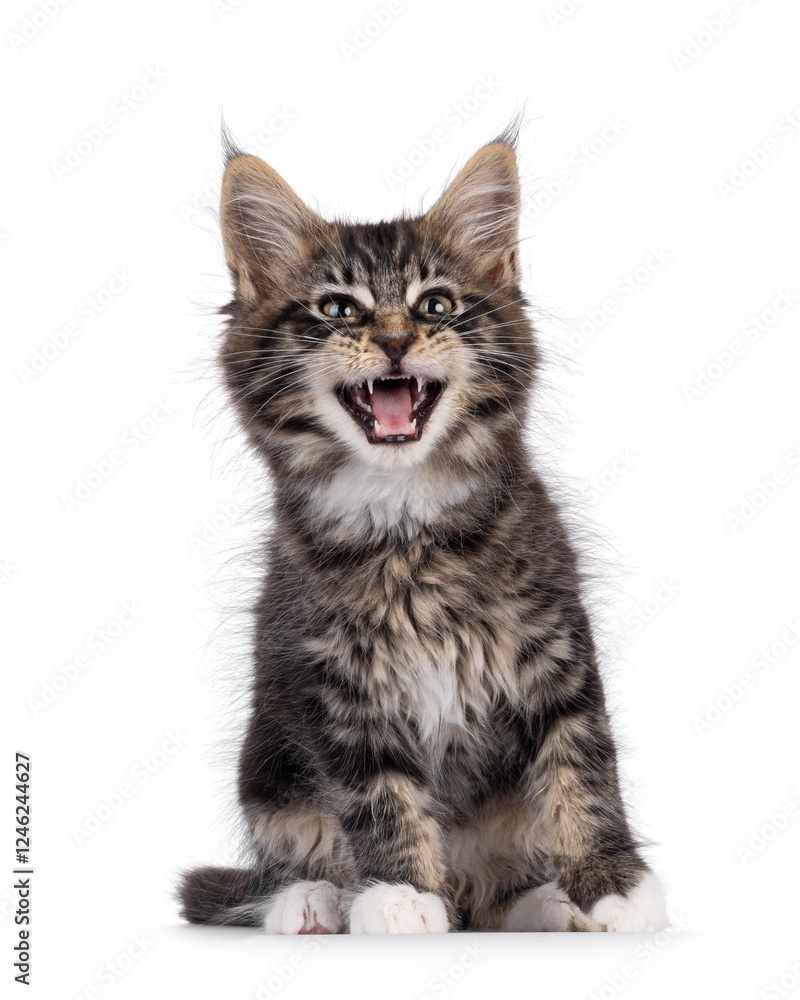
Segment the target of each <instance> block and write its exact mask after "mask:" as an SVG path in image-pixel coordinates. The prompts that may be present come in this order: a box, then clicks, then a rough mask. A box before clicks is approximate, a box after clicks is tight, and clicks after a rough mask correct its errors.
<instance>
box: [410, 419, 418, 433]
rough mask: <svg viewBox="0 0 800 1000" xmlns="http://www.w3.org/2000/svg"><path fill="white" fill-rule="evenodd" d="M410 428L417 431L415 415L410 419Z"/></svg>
mask: <svg viewBox="0 0 800 1000" xmlns="http://www.w3.org/2000/svg"><path fill="white" fill-rule="evenodd" d="M411 430H412V431H413V432H414V433H415V434H416V432H417V418H416V417H414V419H413V420H412V421H411Z"/></svg>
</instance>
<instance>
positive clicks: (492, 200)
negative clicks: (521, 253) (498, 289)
mask: <svg viewBox="0 0 800 1000" xmlns="http://www.w3.org/2000/svg"><path fill="white" fill-rule="evenodd" d="M519 204H520V198H519V175H518V173H517V162H516V159H515V157H514V151H513V148H512V146H511V144H510V143H508V142H506V141H505V138H504V137H501V139H500V140H498V141H496V142H491V143H489V145H487V146H484V147H483V148H482V149H479V150H478V152H477V153H476V154H475V155H474V156H473V157H472V159H471V160H470V161H469V162H468V163H467V164H466V165H465V166H464V167H463V168H462V169H461V171H460V172H459V174H458V176H457V177H456V179H455V180H454V181H453V182H452V184H451V185H450V186H449V187H448V188H447V190H446V191H445V192H444V194H443V195H442V196H441V198H439V200H438V201H437V202H436V204H435V205H434V206H433V208H431V209H430V211H429V212H428V213H427V215H426V216H425V218H426V219H427V220H429V221H430V223H431V224H432V225H433V226H434V227H435V228H436V229H438V230H439V231H440V232H443V233H445V234H446V235H448V236H449V237H450V238H451V239H452V240H453V242H454V243H456V245H457V246H458V247H459V248H460V249H461V250H462V251H463V252H465V253H466V254H467V255H468V256H470V257H471V258H472V260H473V261H474V264H475V267H476V268H477V270H478V271H479V272H480V273H481V274H483V275H484V276H485V277H486V278H487V279H488V280H489V281H491V282H492V283H498V284H514V283H515V282H516V279H517V253H516V249H517V240H518V238H519Z"/></svg>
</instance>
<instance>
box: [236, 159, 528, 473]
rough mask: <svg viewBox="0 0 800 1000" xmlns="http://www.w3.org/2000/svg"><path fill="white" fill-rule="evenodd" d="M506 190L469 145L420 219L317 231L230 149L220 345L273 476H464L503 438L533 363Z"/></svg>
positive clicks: (504, 167) (269, 178)
mask: <svg viewBox="0 0 800 1000" xmlns="http://www.w3.org/2000/svg"><path fill="white" fill-rule="evenodd" d="M518 228H519V182H518V176H517V168H516V162H515V157H514V152H513V149H512V147H511V145H510V144H509V143H507V142H505V141H497V142H493V143H490V144H489V145H487V146H484V147H483V148H482V149H480V150H479V151H478V152H477V153H476V154H475V155H474V156H473V157H472V159H471V160H470V161H469V162H468V163H467V164H466V166H465V167H464V168H463V169H462V170H461V172H460V173H459V174H458V175H457V177H456V178H455V180H454V181H453V182H452V183H451V184H450V186H449V187H448V188H447V190H446V191H445V192H444V194H443V195H442V196H441V197H440V198H439V200H438V201H437V202H436V203H435V204H434V205H433V207H432V208H431V209H430V210H429V211H428V212H426V213H425V214H424V215H421V216H418V217H403V218H399V219H396V220H394V221H391V222H380V223H369V224H360V223H348V222H338V221H335V222H328V221H325V220H324V219H322V218H321V217H320V216H319V215H317V214H316V213H315V212H313V211H312V210H311V209H310V208H308V207H307V206H306V205H305V204H304V203H303V202H302V201H301V200H300V199H299V198H298V196H297V195H296V194H295V193H294V191H292V189H291V188H290V187H289V186H288V185H287V184H286V182H285V181H284V180H283V179H282V178H281V177H280V176H279V175H278V174H277V173H276V172H275V171H274V170H273V169H272V168H271V167H269V166H268V165H267V164H266V163H264V162H263V161H262V160H259V159H258V158H256V157H253V156H248V155H244V154H241V153H239V152H238V151H234V152H233V153H232V155H231V156H230V158H229V161H228V165H227V170H226V173H225V179H224V182H223V191H222V232H223V239H224V246H225V253H226V258H227V261H228V264H229V266H230V268H231V271H232V273H233V276H234V280H235V286H236V292H235V298H234V300H233V302H232V303H231V305H230V306H229V307H228V311H229V313H230V316H231V319H230V324H229V329H228V333H227V336H226V339H225V342H224V346H223V349H222V362H223V366H224V371H225V376H226V381H227V384H228V387H229V389H230V391H231V394H232V397H233V399H234V401H235V403H236V406H237V408H238V412H239V415H240V417H241V419H242V422H243V424H244V425H245V427H246V429H247V431H248V433H249V435H250V437H251V439H252V440H253V441H254V442H255V443H256V445H257V446H258V447H259V449H260V450H261V451H262V452H263V453H265V454H266V456H267V457H268V458H269V460H270V461H271V462H272V463H273V465H274V466H275V467H276V468H277V469H280V470H283V471H285V472H287V473H291V472H293V471H294V472H296V473H298V474H303V473H305V474H308V475H311V476H314V475H319V474H321V473H322V472H325V471H330V470H331V469H335V468H341V467H342V466H343V465H344V464H347V463H349V464H351V465H352V464H353V463H356V464H361V465H363V466H365V467H366V468H369V467H372V468H375V469H402V468H411V467H415V466H419V465H421V464H423V463H430V462H445V463H447V462H451V463H455V462H457V463H459V464H462V465H467V466H470V467H475V468H478V467H480V466H481V465H486V464H487V463H489V462H490V460H491V459H493V458H495V457H496V456H497V454H498V451H502V450H503V449H506V448H508V447H510V446H513V443H514V442H516V441H517V440H518V434H519V427H520V424H521V422H522V421H523V420H524V416H525V410H526V403H527V396H528V390H529V388H530V384H531V382H532V378H533V373H534V369H535V365H536V353H535V347H534V343H533V335H532V331H531V328H530V326H529V324H528V322H527V319H526V316H525V313H524V301H523V299H522V296H521V293H520V290H519V287H518V265H517V240H518Z"/></svg>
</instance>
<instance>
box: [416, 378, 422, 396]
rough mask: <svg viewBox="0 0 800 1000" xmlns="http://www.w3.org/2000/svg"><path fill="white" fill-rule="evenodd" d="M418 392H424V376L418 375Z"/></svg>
mask: <svg viewBox="0 0 800 1000" xmlns="http://www.w3.org/2000/svg"><path fill="white" fill-rule="evenodd" d="M417 392H419V393H420V394H422V376H421V375H417Z"/></svg>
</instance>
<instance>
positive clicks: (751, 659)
mask: <svg viewBox="0 0 800 1000" xmlns="http://www.w3.org/2000/svg"><path fill="white" fill-rule="evenodd" d="M48 3H49V7H48ZM559 6H560V8H561V11H562V12H563V13H562V14H561V15H560V18H559V16H554V15H553V12H556V15H558V10H559ZM45 9H47V10H48V11H51V13H49V14H48V13H44V12H43V11H44V10H45ZM52 11H55V13H52ZM380 11H384V12H385V14H381V15H380V20H382V21H383V22H385V23H384V24H383V25H379V24H378V23H377V21H376V20H375V16H376V15H375V12H380ZM725 11H727V13H724V12H725ZM2 21H3V25H2V35H3V38H2V41H1V42H0V44H2V47H3V69H2V92H3V95H4V101H3V106H4V110H3V122H2V135H3V139H4V156H3V160H2V170H3V187H2V190H3V195H4V197H3V205H2V211H1V213H0V232H1V233H2V242H1V243H0V262H1V263H2V268H3V275H4V286H3V287H4V290H5V291H4V314H5V316H6V321H5V324H4V325H5V331H4V337H3V348H4V352H5V364H4V365H3V370H2V380H3V381H2V388H1V390H0V400H2V406H3V421H2V426H3V441H4V447H5V451H6V457H5V459H4V461H3V470H4V484H3V504H4V514H3V521H2V528H3V532H2V541H1V542H0V558H2V559H3V560H4V561H3V564H2V565H3V569H2V574H1V575H2V577H3V583H2V594H0V607H2V613H3V623H4V625H3V629H4V632H3V634H4V637H5V639H6V642H5V652H4V655H3V673H4V677H5V679H6V681H7V684H8V689H7V693H6V695H5V697H4V699H3V704H2V711H3V719H2V733H3V743H4V747H5V749H4V752H3V755H2V758H0V760H2V761H3V762H4V764H5V774H6V777H5V778H4V779H3V781H2V783H0V788H2V790H3V794H4V795H5V797H6V805H5V806H4V807H3V808H2V810H0V818H1V820H0V822H1V823H2V824H5V826H4V828H3V827H0V845H2V847H1V848H0V869H1V870H2V871H3V873H4V874H3V878H2V889H0V914H1V916H0V920H2V930H1V931H0V934H2V950H1V951H0V955H2V958H0V982H2V989H3V991H4V995H9V996H10V995H12V991H13V995H16V994H17V993H19V994H20V995H23V993H24V995H30V996H35V997H42V998H45V997H46V998H48V1000H55V998H78V997H87V998H88V997H95V998H96V997H102V998H103V1000H105V998H106V997H112V996H113V997H114V998H115V1000H117V998H119V1000H122V998H126V997H137V998H138V997H154V998H162V997H163V998H168V997H173V996H179V997H183V996H191V997H193V998H206V997H207V998H213V1000H244V998H253V997H262V998H263V997H267V996H271V995H280V996H282V997H286V998H291V997H312V996H321V995H324V996H329V995H333V996H342V997H345V996H355V997H361V996H363V997H373V996H376V997H388V998H394V997H398V998H399V997H403V998H418V997H435V996H444V995H448V996H452V997H453V998H457V997H483V996H487V995H489V996H501V995H513V996H517V995H519V996H526V997H527V996H548V997H552V996H558V997H564V998H567V1000H572V998H576V1000H579V998H587V1000H588V998H590V997H592V996H597V997H601V998H603V1000H610V998H611V997H614V996H623V995H624V996H625V997H633V998H639V997H641V998H644V997H647V998H654V997H672V996H675V995H681V996H684V995H688V996H696V997H705V996H725V997H729V998H749V997H752V998H757V997H763V998H764V1000H768V998H770V997H773V996H781V995H792V996H800V978H799V975H800V965H796V964H795V963H797V961H798V958H799V957H800V946H799V945H798V934H797V931H798V917H797V904H796V900H797V889H798V831H799V830H800V818H798V817H800V762H799V759H798V752H797V750H798V740H797V735H796V733H797V709H796V705H797V696H798V694H799V693H800V685H798V680H797V665H798V656H797V650H798V636H799V635H800V628H798V616H800V601H799V599H798V595H799V594H800V589H799V588H798V558H797V557H798V539H797V527H796V525H797V504H798V498H800V489H799V487H798V480H800V462H798V458H800V450H799V448H798V446H800V426H798V419H797V417H798V401H797V400H798V392H797V377H798V376H797V372H798V362H800V352H799V351H798V346H797V326H798V323H797V319H798V315H800V309H798V299H800V273H798V264H799V263H800V245H798V235H797V234H798V208H800V204H799V199H798V194H797V191H798V187H797V183H798V181H797V179H798V177H799V176H800V75H799V74H798V61H797V39H798V30H800V14H799V13H798V10H797V5H796V3H793V2H792V0H756V2H753V3H751V4H747V3H738V4H737V3H734V2H733V0H729V2H728V3H727V5H726V6H723V4H722V3H720V2H711V0H706V2H704V3H696V2H690V0H670V2H669V3H666V2H663V3H649V4H644V3H641V2H635V0H584V2H583V3H570V2H566V0H565V2H562V3H561V4H560V5H559V2H558V0H546V2H543V0H536V2H531V3H525V4H523V3H521V2H519V3H512V2H509V0H493V2H492V3H490V4H485V3H480V4H478V3H474V4H469V3H466V2H463V3H456V2H454V0H447V2H430V3H422V0H416V2H412V0H400V2H397V0H393V3H392V5H391V8H390V7H389V5H388V4H387V3H386V2H385V0H373V2H372V3H370V2H363V3H361V2H352V0H347V2H339V3H330V4H326V3H323V2H321V0H315V2H311V3H305V4H297V5H295V6H294V7H290V6H289V5H288V4H280V5H279V4H269V3H263V2H262V3H258V2H256V0H249V2H247V0H243V2H241V3H238V4H233V3H227V2H225V0H223V2H219V3H212V2H210V0H209V2H195V3H189V2H187V0H183V2H176V0H173V2H169V3H163V2H162V3H157V2H155V0H138V2H136V3H133V2H131V0H128V2H124V3H123V2H118V3H101V2H100V0H71V2H68V3H64V0H61V4H59V2H58V0H42V3H37V2H35V0H25V2H14V3H7V4H6V5H5V6H4V8H3V14H2ZM362 32H363V33H362ZM148 88H150V89H148ZM523 106H524V108H525V111H526V126H525V129H524V132H523V139H522V144H521V155H520V161H521V168H522V170H523V174H524V179H525V204H526V206H527V207H526V213H525V219H524V224H523V235H524V238H525V239H524V243H523V250H524V253H523V258H524V264H525V283H526V287H527V288H528V290H529V293H530V296H531V300H532V303H533V315H534V318H535V319H536V322H537V325H538V327H539V329H540V331H541V337H542V340H543V342H544V343H545V345H546V346H547V348H548V354H549V356H550V357H551V362H550V364H549V366H548V370H547V376H546V380H545V383H546V392H545V393H544V395H543V397H542V398H543V403H542V408H541V409H542V412H541V415H540V416H538V417H537V419H536V421H535V422H534V424H535V426H533V427H532V433H533V435H534V437H535V438H536V440H537V441H538V442H539V450H540V451H541V453H542V454H543V455H544V456H546V458H547V462H548V464H549V465H551V466H553V467H555V468H556V469H558V470H559V476H560V478H561V480H562V481H563V482H564V483H565V490H566V492H568V493H570V494H571V495H572V496H573V503H572V507H573V510H574V518H575V519H576V520H578V521H579V522H581V523H585V524H587V525H590V527H589V529H588V530H587V532H585V534H588V535H589V536H591V537H592V538H594V539H595V541H593V542H592V543H591V544H590V549H591V554H592V558H593V559H594V561H595V565H596V566H599V567H600V569H601V574H602V575H603V577H604V578H605V580H606V582H605V583H604V584H603V585H602V586H600V587H599V588H598V589H597V591H596V593H595V597H594V606H595V608H596V611H597V613H598V615H599V616H600V618H601V620H602V622H603V627H602V629H601V645H602V648H603V649H604V651H605V668H606V672H607V675H608V687H609V692H610V700H611V703H612V705H613V706H614V708H615V726H616V729H617V732H618V733H619V736H620V739H621V742H622V743H623V745H624V747H625V750H624V753H623V769H624V773H625V787H626V794H627V797H628V799H629V801H630V803H631V808H632V814H633V816H634V817H635V820H636V822H637V825H638V827H639V829H640V830H641V831H642V833H643V834H644V835H645V836H646V837H648V838H650V839H651V840H652V841H653V842H654V846H653V848H652V852H651V856H652V858H653V860H654V863H655V864H656V866H657V867H658V869H659V870H660V871H661V872H662V874H663V876H664V878H665V880H666V882H667V884H668V887H669V906H670V911H671V913H672V915H673V926H672V930H671V932H670V933H669V934H663V935H658V936H655V937H654V936H652V935H644V936H628V935H619V936H611V935H570V936H566V935H548V936H545V935H530V936H517V935H505V936H501V935H496V936H490V935H483V936H474V935H470V936H465V935H461V936H459V935H451V936H450V937H448V938H441V937H435V938H434V937H432V938H430V939H421V938H406V939H399V940H398V939H391V940H377V939H371V940H362V939H351V938H335V939H334V938H331V939H321V940H320V939H315V940H314V941H310V942H309V941H306V940H301V939H288V938H280V939H276V938H272V939H270V938H266V937H263V936H261V935H259V934H258V933H256V932H253V931H248V930H241V929H238V930H237V929H230V930H218V929H208V928H194V927H187V926H184V925H181V924H180V922H179V921H178V919H177V914H176V906H175V904H174V902H173V900H172V898H171V888H170V886H171V880H172V879H173V878H174V876H175V873H176V872H177V871H178V870H180V869H181V868H182V867H184V866H187V865H191V864H192V863H197V862H211V861H214V860H215V859H216V860H220V859H225V858H228V859H230V858H232V857H234V856H235V849H236V843H237V841H236V835H235V820H234V810H233V808H232V805H231V803H232V789H231V783H232V779H233V774H234V762H235V744H236V740H237V738H238V734H239V732H240V730H241V724H242V719H243V705H244V702H243V691H244V687H245V685H244V679H245V677H246V673H247V631H246V624H247V617H246V614H245V613H243V612H245V611H246V607H247V600H248V595H249V594H250V593H251V590H252V585H251V583H250V581H251V580H252V578H253V571H254V567H253V561H252V558H248V553H250V554H251V555H252V553H253V552H254V551H255V548H256V545H257V540H258V538H259V535H260V532H261V531H262V530H263V528H264V526H265V521H264V517H263V514H262V513H261V511H262V509H263V504H264V500H263V490H262V489H261V486H260V482H259V477H258V474H257V471H255V470H253V468H252V466H251V465H250V460H249V459H247V458H246V457H245V455H244V452H243V448H242V445H241V441H240V439H239V438H238V437H237V436H236V435H235V434H232V433H231V425H230V422H229V418H228V416H227V413H226V410H225V406H224V401H223V399H222V397H221V394H220V392H219V391H218V389H216V388H215V376H214V370H213V364H212V360H211V359H212V358H213V354H214V349H215V342H216V338H217V336H218V333H219V328H220V323H219V319H218V318H217V317H216V316H215V315H214V309H215V308H216V307H218V306H219V305H220V304H222V303H223V302H224V301H225V300H226V295H227V292H228V281H227V277H226V274H225V269H224V266H223V258H222V255H221V250H220V241H219V238H218V235H217V231H216V220H215V212H216V198H217V186H218V181H219V175H220V163H221V156H220V148H219V139H218V127H219V121H220V115H221V112H222V111H224V113H225V116H226V118H227V121H228V124H229V125H230V127H231V129H232V131H233V132H234V134H235V135H236V136H237V138H238V139H239V141H240V142H241V143H242V144H243V145H245V146H246V147H247V148H248V149H249V150H250V151H252V152H256V153H258V154H260V155H262V156H263V157H265V158H266V159H268V160H269V162H270V163H271V164H272V165H273V166H275V167H276V168H277V169H278V170H279V171H281V172H282V173H283V174H284V176H286V178H287V179H288V180H289V182H290V183H291V184H292V185H293V186H294V187H295V188H296V190H297V191H298V192H299V193H300V194H301V195H302V196H303V197H305V198H307V199H308V200H309V201H310V203H311V204H312V205H314V206H316V207H318V209H319V210H320V211H321V212H322V213H323V214H324V213H325V212H328V213H335V212H341V213H347V214H350V215H352V216H355V217H361V218H379V217H385V216H391V215H392V214H394V213H396V212H398V211H399V210H400V209H401V208H402V207H403V206H406V207H408V208H417V207H419V206H420V204H425V205H428V204H430V201H431V199H432V198H433V197H434V196H435V195H436V193H438V192H439V191H440V190H441V189H442V186H443V184H444V183H445V181H446V180H447V178H448V177H450V176H451V175H452V172H453V170H454V169H455V168H456V167H458V166H459V165H460V164H462V163H463V162H464V161H465V159H466V158H467V157H468V156H469V155H470V154H471V153H472V152H474V150H475V149H476V148H478V147H479V146H480V145H481V144H482V143H484V142H485V141H487V140H488V139H490V138H491V137H492V136H493V135H494V134H496V133H497V132H498V131H499V130H500V129H501V128H502V126H503V125H504V124H505V123H506V122H507V121H508V119H509V117H510V116H511V115H512V114H513V113H514V112H516V111H519V110H520V109H522V108H523ZM792 113H794V114H795V115H796V116H797V117H795V118H794V119H791V118H789V117H787V116H788V115H791V114H792ZM793 122H794V123H793ZM437 129H438V130H439V132H437V136H438V138H439V139H440V140H441V141H439V142H431V141H426V140H429V139H430V137H431V135H432V134H433V132H434V130H437ZM87 133H88V136H87ZM587 146H588V147H589V149H588V150H587V149H586V148H585V147H587ZM70 149H72V152H70ZM401 168H402V172H403V173H405V174H406V177H405V180H404V181H403V182H402V183H401V182H400V181H399V180H398V178H397V177H395V176H393V175H394V174H397V173H398V172H400V171H401ZM565 171H566V172H567V173H566V174H565V173H564V172H565ZM637 269H638V270H637ZM629 275H633V277H632V279H629V278H628V276H629ZM776 300H777V304H778V307H779V308H780V309H783V310H785V311H784V312H783V313H780V314H779V313H778V312H777V310H775V309H774V307H773V303H774V302H776ZM753 318H755V319H757V321H758V323H759V324H760V327H761V329H760V330H759V327H758V326H755V325H754V324H753ZM69 324H72V326H69ZM737 344H738V345H739V346H738V347H737V346H736V345H737ZM715 355H716V357H715ZM692 389H694V390H695V391H694V392H692V391H691V390H692ZM98 470H99V471H98ZM592 480H594V481H595V483H594V485H592ZM81 483H83V486H81ZM81 493H82V496H83V497H84V499H80V497H79V496H78V495H79V494H81ZM71 498H73V499H71ZM748 504H749V505H750V506H748ZM732 515H736V517H738V518H739V521H738V522H737V520H736V518H735V517H734V518H732ZM204 536H205V538H206V539H207V540H210V541H208V543H205V542H204V541H203V537H204ZM214 536H215V537H214ZM126 603H127V609H128V610H127V611H126ZM131 608H133V611H131ZM793 628H794V631H792V629H793ZM100 630H104V631H103V632H102V633H101V631H100ZM103 636H105V638H103ZM110 640H113V641H110ZM763 651H766V655H765V653H764V652H763ZM80 657H83V659H79V658H80ZM743 674H746V675H747V677H746V678H745V680H744V683H743V681H742V675H743ZM747 678H749V679H747ZM171 734H172V735H171ZM170 740H171V742H170ZM165 744H166V748H165ZM226 747H227V748H228V749H226ZM16 750H21V751H22V752H24V753H27V754H29V755H30V756H31V758H32V761H33V764H32V799H33V824H32V825H33V851H32V861H33V864H34V867H35V869H36V872H35V876H34V891H33V897H32V902H33V924H32V961H33V970H34V971H33V988H32V989H29V990H28V991H27V992H24V987H22V986H20V985H17V984H15V983H14V982H13V975H14V972H13V969H12V958H11V955H12V952H11V946H12V944H13V942H14V940H15V927H14V923H13V905H14V904H13V895H12V894H11V892H10V887H11V883H12V880H13V877H12V875H11V870H12V868H13V866H14V857H13V841H14V832H13V805H14V802H13V795H14V791H13V759H14V758H13V753H14V751H16ZM121 787H122V788H123V790H124V792H125V794H123V791H121ZM109 802H110V803H112V804H113V808H112V805H109ZM89 827H91V828H92V829H91V830H89V829H88V828H89ZM759 831H760V833H759ZM754 836H755V837H756V839H753V838H754ZM759 836H760V837H762V838H763V839H761V840H759V839H758V837H759ZM748 845H749V846H748ZM467 946H469V947H471V948H472V949H473V952H472V953H468V952H465V949H466V948H467ZM474 949H477V952H475V951H474ZM793 966H794V967H795V972H792V971H791V970H792V967H793ZM782 977H783V978H782ZM781 980H782V984H783V985H780V982H781ZM771 981H777V982H778V986H777V987H771V986H770V982H771ZM6 984H8V986H7V985H6ZM92 989H94V990H95V991H96V992H94V993H93V992H92ZM781 991H782V992H781Z"/></svg>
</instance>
